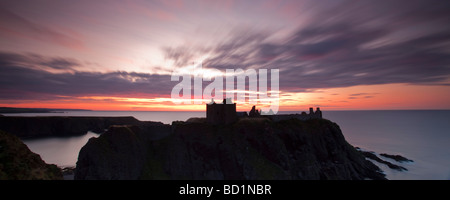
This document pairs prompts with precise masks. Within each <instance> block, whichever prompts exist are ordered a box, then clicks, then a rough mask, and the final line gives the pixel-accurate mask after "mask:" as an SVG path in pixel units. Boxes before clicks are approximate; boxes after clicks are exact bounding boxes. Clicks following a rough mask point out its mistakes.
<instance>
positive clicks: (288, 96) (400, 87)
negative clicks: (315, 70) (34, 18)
mask: <svg viewBox="0 0 450 200" xmlns="http://www.w3.org/2000/svg"><path fill="white" fill-rule="evenodd" d="M198 101H201V100H198ZM206 102H209V101H206ZM216 102H218V103H219V102H220V101H219V100H216ZM0 106H1V107H19V108H53V109H88V110H97V111H204V110H205V103H202V104H193V105H185V104H174V103H173V102H172V101H171V99H170V98H167V97H157V98H142V97H139V98H138V97H113V96H112V97H108V96H107V97H105V96H83V97H73V98H71V97H65V98H64V99H63V100H39V101H37V100H36V101H33V100H23V101H15V102H13V103H11V102H3V101H0ZM256 106H257V108H261V107H263V106H264V105H263V104H261V103H260V104H256ZM251 107H252V105H250V104H248V103H247V104H242V103H239V102H238V103H237V110H238V111H249V110H250V109H251ZM308 107H321V108H322V110H395V109H399V110H402V109H450V90H449V89H448V86H439V85H434V86H432V85H427V86H424V85H406V84H385V85H371V86H353V87H346V88H330V89H319V90H316V91H313V92H307V93H289V92H282V91H281V93H280V106H279V110H280V111H305V110H307V108H308Z"/></svg>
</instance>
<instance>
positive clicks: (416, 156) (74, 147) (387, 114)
mask: <svg viewBox="0 0 450 200" xmlns="http://www.w3.org/2000/svg"><path fill="white" fill-rule="evenodd" d="M6 115H8V116H11V115H20V116H134V117H135V118H137V119H139V120H142V121H161V122H163V123H167V124H170V123H171V122H172V121H175V120H187V119H188V118H190V117H205V114H204V112H113V111H74V112H66V113H27V114H6ZM323 115H324V118H327V119H330V120H331V121H334V122H336V123H337V124H339V126H340V127H341V129H342V132H343V134H344V136H345V138H346V140H347V141H348V142H349V143H350V144H352V145H353V146H358V147H361V148H363V149H365V150H370V151H375V152H376V153H388V154H400V155H403V156H405V157H407V158H409V159H412V160H414V162H412V163H402V164H400V165H401V166H404V167H406V168H407V169H408V171H407V172H398V171H395V170H391V169H389V168H387V167H384V165H379V166H380V167H381V168H382V169H383V171H384V172H385V173H386V175H387V178H388V179H450V148H449V145H450V131H449V130H450V111H324V112H323ZM94 136H97V135H96V134H95V133H90V132H89V133H88V134H87V135H84V136H79V137H68V138H45V139H37V140H26V141H25V143H26V144H27V145H28V146H29V148H30V149H31V150H32V151H34V152H36V153H38V154H40V155H41V156H42V158H43V159H44V160H45V161H46V162H48V163H54V164H57V165H60V166H74V165H75V163H76V160H77V157H78V152H79V150H80V148H81V147H82V146H83V145H84V144H86V142H87V140H88V139H89V138H90V137H94ZM383 159H385V160H388V161H391V162H393V163H395V161H393V160H389V159H388V158H383ZM375 164H377V163H375Z"/></svg>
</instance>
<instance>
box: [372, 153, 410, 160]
mask: <svg viewBox="0 0 450 200" xmlns="http://www.w3.org/2000/svg"><path fill="white" fill-rule="evenodd" d="M380 156H383V157H386V158H390V159H393V160H395V161H397V162H414V161H413V160H410V159H408V158H405V157H403V156H401V155H390V154H386V153H381V154H380Z"/></svg>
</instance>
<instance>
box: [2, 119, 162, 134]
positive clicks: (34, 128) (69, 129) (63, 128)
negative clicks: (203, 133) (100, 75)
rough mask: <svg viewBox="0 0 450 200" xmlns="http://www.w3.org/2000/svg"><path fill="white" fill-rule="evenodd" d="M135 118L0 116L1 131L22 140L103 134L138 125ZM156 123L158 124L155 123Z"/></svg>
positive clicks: (138, 122)
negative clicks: (110, 127)
mask: <svg viewBox="0 0 450 200" xmlns="http://www.w3.org/2000/svg"><path fill="white" fill-rule="evenodd" d="M140 123H142V122H140V121H139V120H137V119H135V118H134V117H12V116H8V117H5V116H3V117H2V116H0V130H3V131H6V132H8V133H11V134H13V135H16V136H18V137H21V138H29V137H44V136H45V137H47V136H74V135H83V134H86V133H87V131H93V132H96V133H103V132H104V131H105V129H107V128H108V127H109V126H111V125H123V124H127V125H138V124H140ZM155 123H156V122H155Z"/></svg>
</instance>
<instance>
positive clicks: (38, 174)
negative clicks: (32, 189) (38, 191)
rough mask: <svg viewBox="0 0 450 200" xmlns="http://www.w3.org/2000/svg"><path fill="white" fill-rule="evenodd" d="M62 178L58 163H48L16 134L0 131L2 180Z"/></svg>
mask: <svg viewBox="0 0 450 200" xmlns="http://www.w3.org/2000/svg"><path fill="white" fill-rule="evenodd" d="M34 179H38V180H62V179H63V176H62V172H61V170H60V169H59V168H58V167H57V166H56V165H49V164H46V163H45V162H44V161H43V160H42V159H41V157H40V156H39V155H38V154H35V153H33V152H31V151H30V150H29V149H28V147H27V146H26V145H25V144H24V143H23V142H22V141H21V140H20V139H19V138H17V137H16V136H14V135H11V134H9V133H6V132H3V131H0V180H34Z"/></svg>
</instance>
